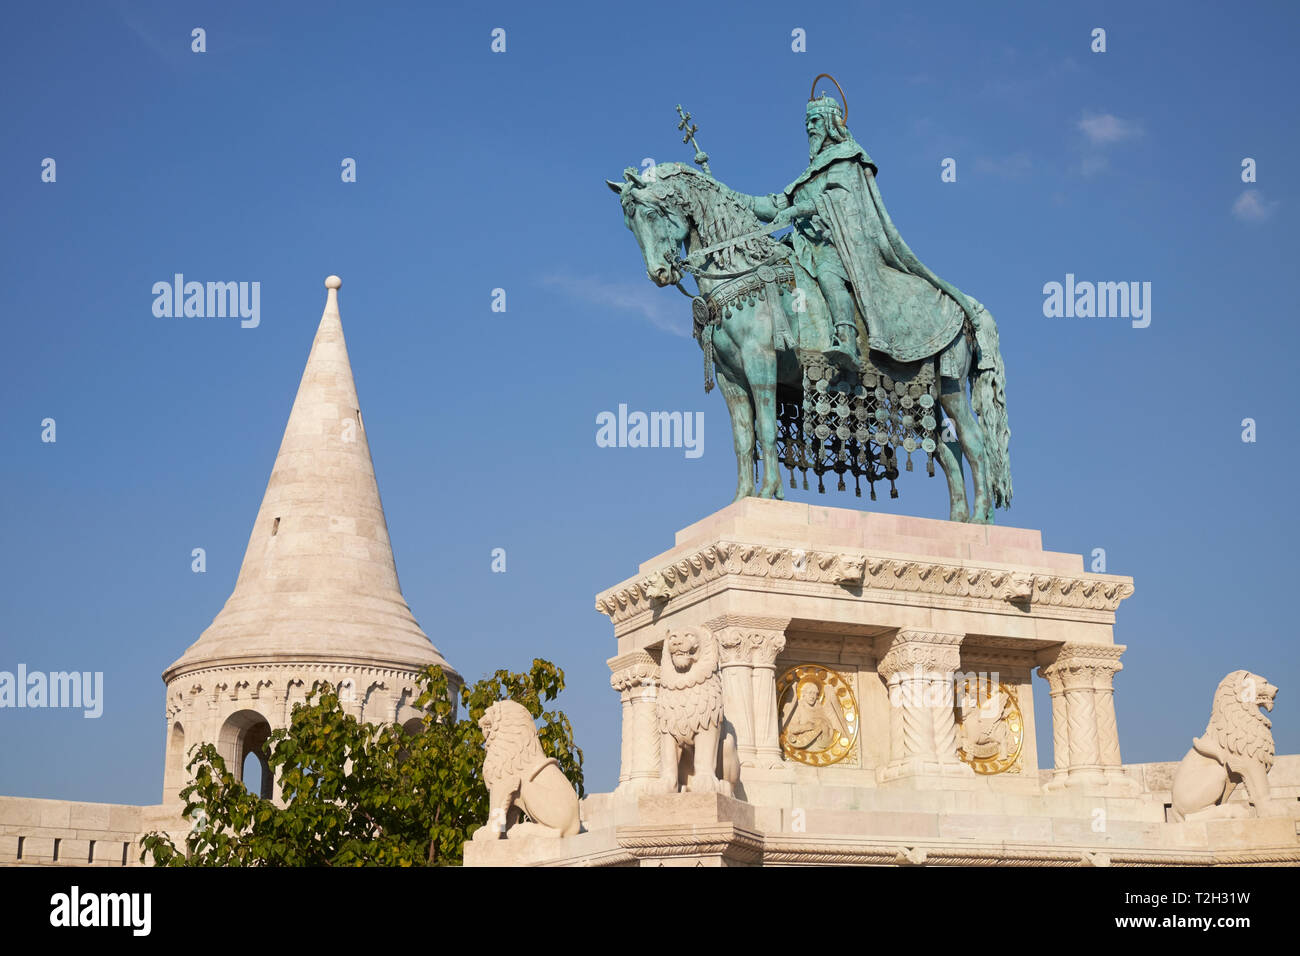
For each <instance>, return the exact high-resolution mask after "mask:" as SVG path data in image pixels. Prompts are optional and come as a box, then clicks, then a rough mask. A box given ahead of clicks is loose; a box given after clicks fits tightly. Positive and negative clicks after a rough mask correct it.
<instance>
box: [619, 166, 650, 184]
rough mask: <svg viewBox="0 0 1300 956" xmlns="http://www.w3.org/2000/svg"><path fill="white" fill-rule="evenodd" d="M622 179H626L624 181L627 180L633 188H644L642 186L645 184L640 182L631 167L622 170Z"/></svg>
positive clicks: (639, 178)
mask: <svg viewBox="0 0 1300 956" xmlns="http://www.w3.org/2000/svg"><path fill="white" fill-rule="evenodd" d="M623 178H624V179H626V180H627V181H628V182H629V183H631V184H632V185H633V186H644V185H645V183H644V182H642V180H641V177H640V176H638V175H637V172H636V170H635V169H633V168H632V167H631V166H629V167H628V168H627V169H625V170H623Z"/></svg>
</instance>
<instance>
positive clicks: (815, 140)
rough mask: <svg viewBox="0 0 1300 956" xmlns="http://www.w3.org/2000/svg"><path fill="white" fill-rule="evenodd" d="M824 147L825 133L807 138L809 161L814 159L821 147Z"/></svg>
mask: <svg viewBox="0 0 1300 956" xmlns="http://www.w3.org/2000/svg"><path fill="white" fill-rule="evenodd" d="M825 145H826V134H825V133H818V134H817V135H815V136H809V137H808V158H809V159H810V160H811V159H816V158H817V154H818V153H820V152H821V151H822V147H823V146H825Z"/></svg>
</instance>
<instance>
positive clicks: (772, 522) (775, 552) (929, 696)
mask: <svg viewBox="0 0 1300 956" xmlns="http://www.w3.org/2000/svg"><path fill="white" fill-rule="evenodd" d="M1132 592H1133V583H1132V581H1131V579H1129V578H1124V577H1117V576H1115V575H1103V574H1088V573H1086V572H1085V571H1084V570H1083V559H1082V558H1081V557H1080V556H1079V555H1072V554H1058V553H1054V552H1051V551H1044V550H1043V548H1042V542H1041V540H1040V537H1039V533H1038V532H1037V531H1027V530H1023V529H1017V528H999V527H988V526H981V525H966V524H953V523H950V522H947V521H932V520H927V519H923V518H899V517H891V516H887V515H878V514H866V513H862V512H857V511H845V510H840V509H835V508H821V507H815V506H810V505H800V504H791V503H786V502H779V501H761V500H758V499H753V498H750V499H746V500H744V501H741V502H737V503H736V504H733V505H731V506H730V507H727V508H724V509H722V510H721V511H719V512H717V513H716V514H713V515H710V516H709V517H707V518H705V519H704V520H702V521H700V522H697V523H696V524H694V525H691V526H690V527H689V528H686V529H684V530H683V531H681V532H679V533H678V535H677V543H676V545H675V547H673V548H672V549H671V550H669V551H667V552H665V553H663V554H661V555H659V556H658V557H655V558H651V559H650V560H649V561H646V562H645V563H644V564H642V565H641V567H640V570H639V571H638V573H637V574H635V575H634V576H632V577H630V578H628V579H627V580H625V581H623V582H622V583H620V584H618V585H616V586H614V587H613V588H610V589H609V590H607V591H605V592H603V593H602V594H601V595H600V596H599V597H598V598H597V599H596V608H597V610H599V611H601V612H603V613H605V614H607V615H608V616H609V618H610V620H611V621H612V622H613V625H614V635H615V637H616V639H617V642H618V649H617V654H616V655H615V656H614V657H613V658H611V659H610V661H609V666H610V670H611V672H612V678H611V683H612V685H613V687H614V689H615V690H617V691H618V692H619V694H620V695H621V697H622V701H623V726H622V735H623V736H622V740H623V749H622V770H621V772H620V775H619V785H618V788H617V789H616V790H615V791H614V792H613V793H607V794H593V795H589V796H588V797H587V798H585V799H584V800H583V802H582V816H583V826H584V831H583V832H582V833H580V834H578V835H576V836H572V837H567V838H563V839H552V840H547V839H540V838H538V839H520V840H501V841H490V842H486V843H471V844H467V845H466V847H465V865H466V866H506V865H590V866H674V865H677V866H682V865H686V866H753V865H762V866H770V865H797V866H807V865H856V866H862V865H900V866H972V865H1008V864H1019V865H1035V866H1108V865H1111V864H1119V865H1145V866H1150V865H1157V866H1160V865H1168V866H1173V865H1179V866H1185V865H1190V866H1209V865H1220V864H1277V863H1298V862H1300V813H1297V812H1295V811H1294V809H1293V808H1294V807H1295V806H1296V803H1295V800H1296V799H1297V798H1298V797H1300V756H1290V757H1288V756H1279V757H1278V758H1277V762H1276V764H1275V765H1274V767H1273V770H1272V773H1271V774H1270V778H1271V783H1272V787H1273V794H1274V798H1275V799H1274V803H1275V805H1276V806H1277V807H1281V808H1284V810H1286V811H1288V812H1285V813H1282V814H1281V815H1280V816H1278V817H1277V818H1272V817H1267V816H1262V817H1260V818H1254V817H1251V816H1250V814H1251V810H1250V807H1249V806H1248V804H1247V803H1246V796H1245V795H1244V794H1242V793H1240V792H1239V793H1238V794H1237V795H1236V796H1235V797H1234V801H1235V803H1236V804H1237V806H1236V807H1234V808H1231V809H1233V810H1234V811H1236V815H1237V816H1240V817H1241V818H1240V819H1224V820H1216V821H1214V822H1196V821H1188V822H1168V819H1167V818H1168V814H1167V811H1166V806H1167V805H1169V804H1170V802H1171V800H1172V794H1171V790H1170V787H1171V786H1172V783H1171V781H1172V779H1173V776H1174V773H1175V770H1176V767H1177V764H1173V763H1169V764H1158V765H1146V766H1144V767H1143V766H1130V767H1124V766H1122V765H1121V763H1120V749H1119V734H1118V730H1117V728H1116V725H1115V706H1114V699H1113V694H1114V688H1113V683H1112V682H1113V679H1114V675H1115V673H1116V672H1117V671H1119V670H1120V656H1121V655H1122V654H1123V652H1124V646H1123V645H1122V644H1116V643H1115V640H1114V634H1113V627H1114V623H1115V610H1116V608H1117V607H1118V605H1119V604H1120V602H1121V601H1122V600H1123V599H1124V598H1126V597H1128V595H1130V594H1131V593H1132ZM670 630H671V631H673V632H685V631H688V630H694V631H697V632H701V631H705V632H708V636H709V639H711V640H714V641H716V643H717V651H718V655H717V659H718V679H719V680H720V683H721V696H722V702H723V710H724V715H725V718H726V720H727V721H728V722H729V723H730V724H731V726H732V727H733V728H734V730H735V735H736V743H737V751H738V756H739V757H740V763H741V767H740V783H739V785H738V787H737V790H736V797H737V799H732V798H730V797H724V796H720V795H718V794H716V793H712V792H709V793H702V792H700V793H697V792H683V793H666V794H665V793H651V792H648V791H649V790H650V789H651V788H648V787H647V786H646V784H648V783H650V782H652V781H654V779H655V772H656V769H657V767H658V756H659V751H658V748H659V736H658V727H657V721H656V714H657V710H656V708H657V700H658V697H657V693H658V691H659V689H660V674H661V666H662V664H663V661H662V655H663V646H664V641H665V639H666V637H667V635H668V632H669V631H670ZM693 636H699V635H698V634H697V635H693ZM669 666H671V665H669ZM1035 673H1037V674H1038V676H1039V677H1040V678H1042V680H1040V681H1038V684H1039V685H1040V687H1041V688H1042V690H1043V691H1044V692H1045V693H1048V694H1050V697H1051V711H1052V728H1051V739H1052V751H1053V763H1054V766H1053V767H1052V768H1050V769H1044V770H1042V771H1041V772H1040V770H1039V767H1038V760H1037V729H1036V726H1035V722H1034V698H1033V694H1034V675H1035ZM800 707H803V708H805V710H803V711H800V709H799V708H800ZM801 713H802V715H803V716H802V717H801V716H800V715H801ZM1197 729H1199V728H1197ZM1240 789H1241V788H1238V790H1239V791H1240Z"/></svg>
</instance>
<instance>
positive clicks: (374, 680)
mask: <svg viewBox="0 0 1300 956" xmlns="http://www.w3.org/2000/svg"><path fill="white" fill-rule="evenodd" d="M341 285H342V281H341V280H340V279H339V278H338V277H337V276H330V277H329V278H328V279H326V280H325V287H326V288H327V289H328V290H329V292H328V296H327V299H326V302H325V313H324V315H322V316H321V320H320V327H319V328H318V329H317V330H316V338H315V341H313V342H312V347H311V354H310V355H309V356H308V357H307V367H306V368H305V369H304V370H303V373H302V381H301V383H299V385H298V396H297V398H295V399H294V403H293V410H292V411H291V412H290V413H289V424H288V425H287V426H286V427H285V430H284V439H283V441H281V443H280V452H279V454H278V455H277V456H276V459H275V466H274V467H273V468H272V469H271V480H270V481H269V482H268V483H267V486H266V495H265V496H264V497H263V499H262V507H261V508H260V509H259V510H258V512H257V520H256V521H255V522H254V523H253V533H252V535H250V537H249V539H248V548H247V550H246V551H245V552H244V563H243V565H242V566H241V568H240V571H239V578H238V580H236V582H235V589H234V591H233V592H232V593H231V595H230V597H229V599H228V600H227V601H226V605H225V607H223V608H222V609H221V612H220V613H219V614H218V615H217V616H216V618H215V619H214V620H213V622H212V624H211V625H210V626H209V627H208V628H207V630H205V631H204V632H203V633H202V634H201V635H199V639H198V640H197V641H195V642H194V643H193V644H192V645H190V647H189V648H188V649H187V650H186V651H185V653H184V654H182V655H181V657H180V659H179V660H177V661H176V662H175V663H174V664H172V665H171V666H170V667H169V668H167V670H166V671H164V672H163V680H164V681H165V682H166V684H167V727H168V731H167V763H166V769H165V772H164V777H163V799H164V802H168V801H174V800H176V799H177V794H178V792H179V791H180V789H181V788H182V787H183V786H185V784H186V783H187V780H186V773H185V764H186V762H187V759H188V758H187V757H186V751H187V750H188V749H189V748H190V747H191V746H192V745H193V744H194V743H196V742H211V743H215V744H216V745H217V748H218V750H219V751H220V752H221V754H222V756H223V758H224V759H225V761H226V765H227V767H229V768H231V769H232V770H234V771H235V772H236V773H237V774H240V773H242V771H243V767H244V763H245V759H246V758H247V756H248V755H249V754H256V755H258V756H259V758H261V757H263V756H264V754H263V751H264V748H263V744H264V743H265V741H266V738H267V736H268V735H269V734H270V733H271V731H272V730H273V729H276V728H279V727H285V726H288V723H289V715H290V713H291V711H292V709H293V705H294V704H295V703H297V702H299V701H301V700H303V699H304V698H305V696H306V694H307V692H309V691H310V690H311V687H312V684H313V682H314V681H316V680H327V681H330V682H331V683H333V684H336V685H339V686H341V687H342V697H343V700H344V706H345V707H346V708H348V709H349V710H350V711H351V712H352V713H353V714H355V715H356V716H357V717H360V718H361V719H364V720H368V721H372V722H385V723H392V722H396V723H401V724H406V723H408V722H410V721H413V720H416V719H418V718H419V716H420V712H419V711H417V710H416V709H415V707H414V701H415V698H416V696H417V693H418V692H417V690H416V687H415V684H414V676H415V674H416V673H417V672H418V671H419V670H420V669H421V668H423V667H425V666H426V665H429V664H437V665H438V666H440V667H442V668H443V670H444V671H446V672H447V675H448V678H449V680H450V682H451V683H452V684H453V688H454V687H456V686H459V684H460V682H461V681H460V676H459V675H458V674H457V673H456V672H455V671H454V670H452V668H451V667H450V666H449V665H448V664H447V662H446V661H445V660H443V658H442V655H441V654H439V653H438V650H437V648H435V647H434V646H433V644H432V643H431V642H430V641H429V638H428V636H427V635H425V633H424V631H422V630H421V629H420V625H419V624H417V623H416V621H415V618H414V616H412V614H411V610H410V608H409V607H407V605H406V599H405V598H403V597H402V591H401V587H400V585H399V584H398V581H397V567H396V564H395V563H394V561H393V550H392V546H391V544H390V543H389V540H388V525H387V522H386V521H385V520H384V508H383V504H382V503H381V502H380V499H379V486H378V484H377V482H376V481H375V470H374V464H373V462H372V461H371V458H370V445H369V443H368V441H367V440H366V431H365V424H364V421H363V420H362V416H361V406H360V403H359V402H358V401H357V391H356V385H355V384H354V383H353V380H352V366H351V364H350V363H349V362H348V351H347V345H346V344H345V343H344V340H343V325H342V322H341V321H340V318H339V309H338V289H339V287H340V286H341ZM246 783H247V784H248V785H249V787H250V788H251V789H254V790H259V789H260V791H261V792H262V793H263V795H265V796H269V795H270V790H271V781H270V777H269V774H267V772H266V768H265V761H264V759H263V760H262V779H261V780H260V781H259V780H247V781H246Z"/></svg>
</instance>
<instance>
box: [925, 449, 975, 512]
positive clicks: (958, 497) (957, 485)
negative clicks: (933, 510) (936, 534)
mask: <svg viewBox="0 0 1300 956" xmlns="http://www.w3.org/2000/svg"><path fill="white" fill-rule="evenodd" d="M936 445H937V447H936V448H935V452H934V455H935V457H936V458H937V459H938V460H939V467H940V468H942V469H943V476H944V477H945V478H947V479H948V520H949V521H970V511H969V510H968V509H967V506H966V476H965V475H964V474H963V473H962V470H961V459H960V458H959V457H957V455H956V454H954V453H953V450H952V447H951V446H950V445H949V444H948V443H947V442H946V441H942V440H940V441H939V442H937V443H936Z"/></svg>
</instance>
